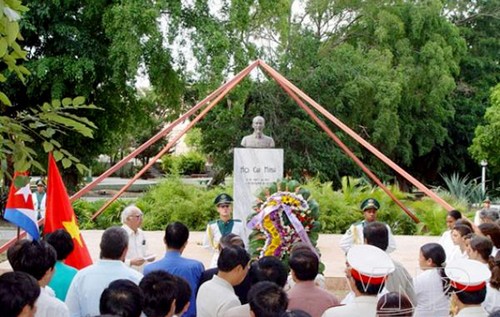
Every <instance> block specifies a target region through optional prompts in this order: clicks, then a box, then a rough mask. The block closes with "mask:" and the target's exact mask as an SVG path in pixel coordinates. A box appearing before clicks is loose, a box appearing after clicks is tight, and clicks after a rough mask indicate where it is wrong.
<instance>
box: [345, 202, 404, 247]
mask: <svg viewBox="0 0 500 317" xmlns="http://www.w3.org/2000/svg"><path fill="white" fill-rule="evenodd" d="M379 208H380V203H379V202H378V201H377V200H376V199H375V198H368V199H365V200H364V201H363V202H362V203H361V210H362V211H363V216H364V218H365V219H364V220H362V221H358V222H356V223H354V224H352V225H351V226H350V227H349V229H348V230H347V231H346V233H345V234H344V235H343V236H342V238H341V239H340V243H339V244H340V248H341V249H342V250H344V252H346V253H347V251H349V249H350V248H351V247H352V246H353V245H355V244H364V240H365V239H364V237H363V228H364V227H365V224H366V223H368V222H373V221H377V211H378V210H379ZM387 229H388V232H389V246H388V247H387V250H386V252H389V253H390V252H392V251H394V250H395V249H396V240H394V236H393V235H392V232H391V228H389V226H387Z"/></svg>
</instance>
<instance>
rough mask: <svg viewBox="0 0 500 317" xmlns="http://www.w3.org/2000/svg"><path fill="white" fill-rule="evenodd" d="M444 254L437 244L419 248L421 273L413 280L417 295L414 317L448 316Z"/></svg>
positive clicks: (447, 282) (448, 304) (447, 281)
mask: <svg viewBox="0 0 500 317" xmlns="http://www.w3.org/2000/svg"><path fill="white" fill-rule="evenodd" d="M445 261H446V254H445V251H444V249H443V247H442V246H441V245H440V244H438V243H427V244H424V245H423V246H422V247H421V248H420V255H419V261H418V262H419V266H420V269H421V270H422V271H423V272H422V273H420V274H419V275H417V276H416V277H415V278H413V286H414V287H415V293H416V295H417V303H414V306H415V314H414V315H413V316H414V317H448V316H449V315H450V297H449V279H448V278H447V277H446V275H445V273H444V267H445V265H446V264H445Z"/></svg>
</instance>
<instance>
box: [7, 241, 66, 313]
mask: <svg viewBox="0 0 500 317" xmlns="http://www.w3.org/2000/svg"><path fill="white" fill-rule="evenodd" d="M56 257H57V255H56V251H55V250H54V248H53V247H52V246H51V245H49V244H48V243H47V242H45V241H36V240H35V241H29V240H19V241H17V242H16V243H15V244H14V245H13V246H12V247H10V248H9V250H8V251H7V258H8V260H9V263H10V265H11V266H12V269H13V270H14V271H20V272H25V273H28V274H30V275H31V276H33V277H34V278H35V279H36V280H37V281H38V285H39V286H40V296H39V297H38V300H37V301H36V307H37V309H36V314H35V317H68V316H69V311H68V307H66V305H65V304H64V303H63V302H62V301H61V300H59V299H57V298H56V297H55V293H54V291H53V290H52V289H51V288H50V287H48V286H47V284H49V282H50V279H51V278H52V275H53V274H54V266H55V265H56Z"/></svg>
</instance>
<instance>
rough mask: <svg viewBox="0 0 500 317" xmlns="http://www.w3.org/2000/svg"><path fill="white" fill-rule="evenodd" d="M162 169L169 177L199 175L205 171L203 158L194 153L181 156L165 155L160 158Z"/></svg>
mask: <svg viewBox="0 0 500 317" xmlns="http://www.w3.org/2000/svg"><path fill="white" fill-rule="evenodd" d="M162 168H163V170H164V171H165V172H166V173H168V174H170V175H191V174H201V173H203V172H204V171H205V158H204V157H203V155H202V154H200V153H199V152H196V151H190V152H188V153H186V154H182V155H165V156H163V157H162Z"/></svg>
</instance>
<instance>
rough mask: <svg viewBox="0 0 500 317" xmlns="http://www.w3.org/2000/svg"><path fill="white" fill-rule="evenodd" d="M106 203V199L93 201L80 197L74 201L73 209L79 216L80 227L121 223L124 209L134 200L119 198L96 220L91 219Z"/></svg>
mask: <svg viewBox="0 0 500 317" xmlns="http://www.w3.org/2000/svg"><path fill="white" fill-rule="evenodd" d="M105 203H106V200H104V199H101V200H97V201H93V202H89V201H86V200H83V199H79V200H77V201H75V202H74V203H73V210H74V211H75V214H76V217H77V218H78V224H79V226H80V229H106V228H109V227H111V226H116V225H120V224H121V219H120V215H121V212H122V210H123V209H124V208H125V207H126V206H128V205H129V204H132V203H133V201H131V200H122V199H118V200H116V201H114V202H113V203H112V204H111V205H110V206H109V207H108V208H106V210H104V212H103V213H102V214H101V215H99V217H97V218H96V219H95V221H91V220H90V218H91V217H92V215H93V214H94V213H96V212H97V211H98V210H99V208H101V207H102V206H103V205H104V204H105Z"/></svg>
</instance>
